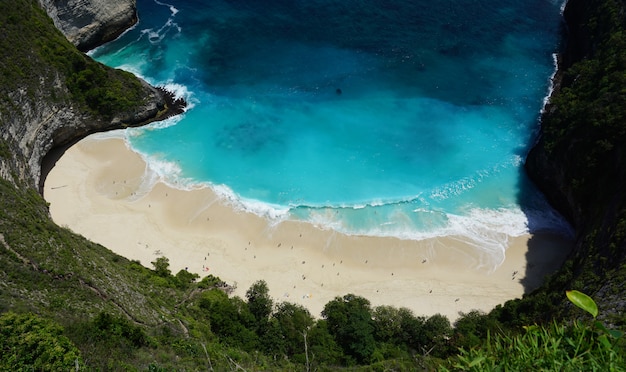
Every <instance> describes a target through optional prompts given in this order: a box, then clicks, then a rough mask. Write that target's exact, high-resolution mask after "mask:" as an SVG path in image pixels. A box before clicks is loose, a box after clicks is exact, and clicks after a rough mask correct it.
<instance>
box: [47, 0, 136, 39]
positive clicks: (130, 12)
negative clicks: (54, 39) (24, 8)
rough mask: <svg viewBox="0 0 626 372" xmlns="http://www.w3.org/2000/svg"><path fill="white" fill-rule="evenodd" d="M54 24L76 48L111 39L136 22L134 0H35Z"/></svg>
mask: <svg viewBox="0 0 626 372" xmlns="http://www.w3.org/2000/svg"><path fill="white" fill-rule="evenodd" d="M39 3H40V4H41V6H42V7H43V8H44V9H45V10H46V12H47V13H48V15H49V16H50V18H52V21H53V22H54V25H55V26H56V27H57V28H58V29H59V30H61V32H63V34H64V35H65V36H66V37H67V39H68V40H69V41H70V42H72V43H73V44H74V45H75V46H76V47H77V48H78V49H79V50H82V51H87V50H90V49H93V48H95V47H96V46H98V45H101V44H103V43H105V42H107V41H111V40H113V39H115V38H116V37H118V36H119V35H120V34H121V33H122V32H124V31H125V30H126V29H128V28H129V27H131V26H132V25H134V24H135V23H136V22H137V8H136V1H135V0H107V1H97V0H61V1H59V0H39Z"/></svg>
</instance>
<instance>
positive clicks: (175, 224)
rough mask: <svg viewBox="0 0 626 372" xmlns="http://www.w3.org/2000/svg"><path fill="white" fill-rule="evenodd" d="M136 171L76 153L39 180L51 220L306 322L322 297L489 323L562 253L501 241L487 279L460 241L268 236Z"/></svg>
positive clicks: (123, 152) (557, 243)
mask: <svg viewBox="0 0 626 372" xmlns="http://www.w3.org/2000/svg"><path fill="white" fill-rule="evenodd" d="M146 167H147V166H146V163H145V162H144V161H143V159H142V158H141V157H140V156H139V155H138V154H136V153H134V152H132V151H131V150H129V149H128V147H127V145H126V143H125V141H124V140H123V139H121V138H108V139H94V138H92V137H88V138H86V139H84V140H82V141H80V142H78V143H77V144H76V145H74V146H72V147H71V148H70V149H68V150H67V151H66V152H65V154H64V155H63V156H62V157H61V158H60V159H59V160H58V162H57V163H56V165H55V166H54V168H53V169H52V170H51V172H50V173H49V175H48V177H47V179H46V183H45V186H44V197H45V199H46V200H47V201H48V202H49V203H50V212H51V215H52V218H53V219H54V221H55V222H56V223H58V224H59V225H61V226H66V227H68V228H70V229H71V230H73V231H74V232H76V233H78V234H81V235H83V236H85V237H86V238H88V239H90V240H92V241H95V242H97V243H100V244H102V245H103V246H105V247H107V248H109V249H111V250H112V251H114V252H116V253H117V254H119V255H122V256H124V257H127V258H129V259H132V260H139V261H140V262H141V263H142V264H143V265H145V266H147V267H150V268H152V265H151V262H152V261H154V260H155V259H156V258H157V257H160V256H165V257H167V258H168V259H169V261H170V269H171V270H172V272H173V273H176V272H178V271H179V270H181V269H187V270H189V271H190V272H195V273H197V274H199V275H200V276H201V277H204V276H206V275H208V274H213V275H216V276H219V277H220V278H221V279H222V280H224V281H226V282H227V283H229V284H232V285H236V287H237V288H236V290H235V293H234V294H235V295H238V296H241V297H244V298H245V292H246V290H247V289H248V288H249V287H250V285H251V284H252V283H254V282H255V281H256V280H259V279H264V280H265V281H266V282H267V284H268V286H269V288H270V295H271V296H272V297H273V298H274V300H275V301H276V302H281V301H289V302H293V303H298V304H302V305H304V306H305V307H307V308H308V309H309V310H310V311H311V313H312V314H313V315H314V316H316V317H319V316H320V312H321V311H322V309H323V307H324V305H325V304H326V303H327V302H329V301H330V300H332V299H333V298H334V297H336V296H343V295H345V294H347V293H353V294H356V295H360V296H363V297H365V298H367V299H369V300H370V301H371V303H372V305H373V306H378V305H392V306H396V307H407V308H409V309H411V310H413V311H414V313H415V314H416V315H426V316H429V315H433V314H436V313H440V314H443V315H446V316H448V317H449V318H450V319H451V320H454V319H456V318H457V317H458V314H459V312H468V311H471V310H473V309H478V310H483V311H489V310H490V309H492V308H493V307H494V306H496V305H498V304H502V303H504V302H505V301H507V300H509V299H513V298H519V297H521V296H522V295H523V294H524V293H525V292H528V291H530V290H532V289H534V288H535V287H537V286H538V285H539V284H540V283H541V281H542V279H543V278H544V276H545V275H546V274H548V273H551V272H553V271H554V270H555V269H556V268H557V267H558V266H559V265H560V264H561V263H562V261H563V260H564V258H565V256H566V255H567V253H568V252H569V245H570V244H569V242H568V241H567V240H565V239H563V238H559V237H554V236H550V235H546V236H538V235H534V236H531V235H526V236H521V237H510V238H509V240H508V249H507V250H506V258H505V259H504V262H503V263H501V264H500V265H499V266H497V267H494V265H493V264H491V263H489V264H485V262H486V260H485V257H482V256H481V254H480V251H479V250H478V249H476V248H475V247H473V246H472V245H471V244H468V243H467V242H465V241H464V240H463V239H462V238H460V237H453V236H452V237H445V238H436V239H428V240H423V241H412V240H400V239H395V238H376V237H357V236H346V235H343V234H340V233H337V232H333V231H328V230H321V229H319V228H317V227H315V226H313V225H311V224H307V223H302V222H293V221H286V222H280V223H273V224H270V223H268V221H266V220H265V219H263V218H261V217H258V216H256V215H253V214H249V213H244V212H241V211H237V210H235V209H234V208H233V207H231V206H229V204H228V203H227V202H226V201H224V200H222V199H220V198H219V197H217V196H216V194H215V193H214V192H213V191H212V190H210V189H209V188H202V189H197V190H191V191H184V190H179V189H175V188H172V187H169V186H167V185H166V184H164V183H162V182H157V183H156V185H154V187H151V186H152V185H151V184H150V183H149V182H148V181H147V178H148V177H147V174H148V171H147V168H146ZM531 238H532V242H533V244H532V245H531V248H532V249H533V250H535V251H534V252H533V253H534V254H530V255H529V254H528V251H529V241H530V240H531ZM528 257H532V261H530V262H529V261H528Z"/></svg>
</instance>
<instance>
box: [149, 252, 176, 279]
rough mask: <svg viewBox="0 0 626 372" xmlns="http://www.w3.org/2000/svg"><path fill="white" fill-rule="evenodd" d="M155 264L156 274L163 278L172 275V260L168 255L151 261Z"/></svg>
mask: <svg viewBox="0 0 626 372" xmlns="http://www.w3.org/2000/svg"><path fill="white" fill-rule="evenodd" d="M150 263H151V264H152V266H154V271H155V272H156V274H157V275H158V276H160V277H162V278H167V277H169V276H170V275H172V272H171V271H170V269H169V267H170V260H169V258H167V257H158V258H157V259H156V260H155V261H153V262H150Z"/></svg>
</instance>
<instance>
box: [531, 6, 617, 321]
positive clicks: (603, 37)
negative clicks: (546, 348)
mask: <svg viewBox="0 0 626 372" xmlns="http://www.w3.org/2000/svg"><path fill="white" fill-rule="evenodd" d="M564 16H565V20H566V23H567V33H568V40H567V46H566V48H565V49H564V51H563V53H562V55H561V58H560V66H559V73H558V74H557V76H556V89H555V91H554V93H553V95H552V97H551V99H550V103H549V104H548V105H547V107H546V111H545V114H544V115H543V117H542V120H541V122H542V123H541V136H540V138H539V141H538V143H537V145H536V146H535V147H534V148H533V149H532V150H531V152H530V154H529V156H528V159H527V162H526V169H527V171H528V173H529V175H530V177H531V178H532V179H533V180H534V181H535V183H536V184H537V185H538V186H539V188H540V189H541V190H542V191H543V192H544V193H545V194H546V195H547V197H548V198H549V200H550V201H551V203H552V204H553V205H554V206H555V207H556V208H557V209H558V210H559V211H561V212H562V213H563V214H564V215H565V216H566V217H567V218H568V219H569V220H570V222H571V223H572V224H573V225H574V227H575V228H576V231H577V244H576V247H575V249H574V253H573V257H572V261H571V262H570V263H569V265H570V266H569V268H568V270H570V273H569V274H568V275H570V279H569V280H568V281H567V283H566V285H567V286H570V288H571V287H578V288H579V289H581V290H585V291H587V292H588V293H589V294H590V295H593V296H594V297H596V298H598V300H599V301H600V302H601V305H603V306H604V308H605V309H610V311H611V312H613V313H614V314H618V313H620V311H623V310H624V309H625V304H624V303H623V302H624V301H622V300H621V299H620V297H621V296H622V295H623V288H622V287H623V286H624V276H625V275H626V268H625V266H624V260H625V259H626V193H624V190H625V187H626V152H625V151H626V148H625V147H624V145H625V144H626V90H625V88H624V87H626V32H624V30H625V29H626V4H625V2H624V1H623V0H569V1H568V3H567V6H566V9H565V14H564ZM583 287H584V288H583ZM559 289H569V288H559ZM610 293H613V295H609V294H610ZM614 295H616V296H614Z"/></svg>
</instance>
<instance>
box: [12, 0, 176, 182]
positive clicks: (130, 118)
mask: <svg viewBox="0 0 626 372" xmlns="http://www.w3.org/2000/svg"><path fill="white" fill-rule="evenodd" d="M53 3H54V4H57V3H59V4H63V5H68V6H69V5H70V4H74V3H75V2H69V3H68V2H63V1H54V2H53ZM102 4H104V3H102ZM107 4H108V3H107ZM101 6H103V5H101ZM59 9H61V8H59ZM74 11H78V9H74ZM59 12H61V11H60V10H59ZM81 22H82V21H81ZM0 24H2V25H3V28H4V29H3V32H4V33H5V34H6V35H11V36H12V37H5V38H0V49H2V50H10V51H11V53H2V54H0V66H1V67H2V76H1V77H0V97H1V100H0V177H2V178H4V179H7V180H10V181H11V182H13V183H14V184H20V183H26V184H27V185H30V186H34V187H38V186H39V182H40V179H41V164H42V159H43V158H44V156H45V155H46V154H47V153H48V152H49V151H50V150H51V149H53V148H55V147H59V146H63V145H66V144H69V143H71V142H72V141H75V140H77V139H79V138H82V137H84V136H86V135H88V134H90V133H94V132H98V131H104V130H110V129H115V128H121V127H125V126H132V125H140V124H143V123H145V122H147V121H150V120H154V119H156V118H162V117H163V115H167V109H168V105H167V102H166V99H167V98H171V97H168V96H167V95H166V94H164V92H163V91H161V90H159V89H156V88H154V87H151V86H150V85H148V84H147V83H145V82H143V81H141V80H139V79H137V78H136V77H134V76H133V75H131V74H129V73H126V72H123V71H118V70H113V69H110V68H108V67H106V66H103V65H101V64H99V63H97V62H95V61H93V60H92V59H91V58H89V57H87V56H86V55H84V54H83V53H80V52H79V51H77V50H76V49H75V48H74V47H73V46H72V45H71V44H70V43H69V42H68V41H67V40H66V39H65V38H64V36H63V35H62V34H61V33H60V32H59V31H58V30H57V29H56V28H55V27H54V25H53V24H52V23H51V22H50V20H49V18H48V16H47V15H46V13H45V12H44V11H43V10H42V9H41V8H40V7H39V5H38V4H37V3H36V1H35V0H18V1H16V2H1V3H0ZM107 32H108V31H107ZM96 33H98V32H95V33H94V34H96ZM105 33H106V32H105ZM170 103H171V102H170ZM169 108H171V105H170V106H169Z"/></svg>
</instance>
